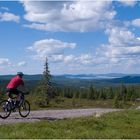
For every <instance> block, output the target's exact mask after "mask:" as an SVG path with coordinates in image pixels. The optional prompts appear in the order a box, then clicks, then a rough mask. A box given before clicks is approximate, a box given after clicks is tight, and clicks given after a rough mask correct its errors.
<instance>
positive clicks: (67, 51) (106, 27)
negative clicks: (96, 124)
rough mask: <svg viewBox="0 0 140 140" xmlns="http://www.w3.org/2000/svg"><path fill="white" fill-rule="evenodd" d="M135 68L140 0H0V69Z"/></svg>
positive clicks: (138, 65)
mask: <svg viewBox="0 0 140 140" xmlns="http://www.w3.org/2000/svg"><path fill="white" fill-rule="evenodd" d="M46 57H47V58H48V64H49V70H50V72H51V74H55V75H60V74H101V73H126V74H130V73H131V74H132V73H133V74H134V73H140V1H123V0H118V1H103V0H100V1H99V0H98V1H87V0H77V1H0V75H6V74H15V73H17V72H18V71H22V72H23V73H25V74H40V73H43V70H44V63H45V59H46Z"/></svg>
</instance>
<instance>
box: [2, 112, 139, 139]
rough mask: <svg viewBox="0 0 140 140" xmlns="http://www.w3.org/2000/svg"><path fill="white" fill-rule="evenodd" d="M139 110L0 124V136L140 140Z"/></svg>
mask: <svg viewBox="0 0 140 140" xmlns="http://www.w3.org/2000/svg"><path fill="white" fill-rule="evenodd" d="M139 131H140V111H139V110H129V111H122V112H113V113H108V114H104V115H102V116H101V117H99V118H96V117H94V116H91V117H83V118H76V119H66V120H58V121H51V122H50V121H41V122H36V123H20V124H13V125H3V126H0V138H14V139H15V138H32V139H34V138H35V139H37V138H42V139H43V138H46V139H47V138H49V139H51V138H57V139H58V138H61V139H62V138H65V139H68V138H69V139H71V138H72V139H76V138H79V139H81V138H82V139H84V138H85V139H91V138H92V139H95V138H97V139H98V138H100V139H103V138H106V139H110V138H114V139H116V138H118V139H125V138H127V139H128V138H133V139H134V138H135V139H136V138H137V139H140V133H139Z"/></svg>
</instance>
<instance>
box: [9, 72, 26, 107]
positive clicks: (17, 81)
mask: <svg viewBox="0 0 140 140" xmlns="http://www.w3.org/2000/svg"><path fill="white" fill-rule="evenodd" d="M23 76H24V74H23V73H22V72H18V73H17V75H16V76H15V77H13V78H12V79H11V81H10V82H9V83H8V85H7V90H6V91H7V96H8V97H9V99H8V101H12V94H15V95H16V96H17V101H16V106H18V104H19V102H20V91H19V90H18V89H17V88H18V87H19V86H22V87H23V88H24V89H25V87H24V81H23V79H22V77H23Z"/></svg>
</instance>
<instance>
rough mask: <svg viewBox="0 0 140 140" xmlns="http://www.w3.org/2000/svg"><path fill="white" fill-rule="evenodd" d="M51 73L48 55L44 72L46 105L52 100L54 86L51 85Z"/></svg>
mask: <svg viewBox="0 0 140 140" xmlns="http://www.w3.org/2000/svg"><path fill="white" fill-rule="evenodd" d="M50 80H51V74H50V71H49V67H48V59H47V57H46V60H45V64H44V72H43V85H44V93H45V101H46V105H48V104H49V102H50V97H51V94H52V93H51V91H52V86H51V82H50Z"/></svg>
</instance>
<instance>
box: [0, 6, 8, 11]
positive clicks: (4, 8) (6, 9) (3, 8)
mask: <svg viewBox="0 0 140 140" xmlns="http://www.w3.org/2000/svg"><path fill="white" fill-rule="evenodd" d="M0 9H2V10H5V11H9V8H8V7H3V6H2V7H0Z"/></svg>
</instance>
